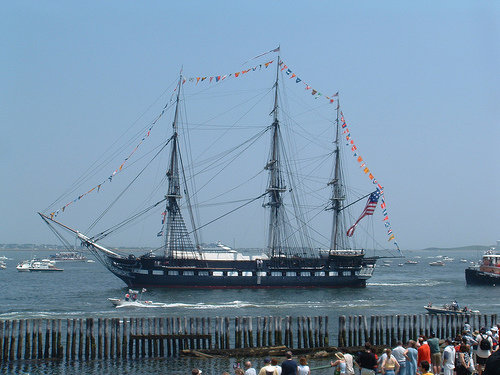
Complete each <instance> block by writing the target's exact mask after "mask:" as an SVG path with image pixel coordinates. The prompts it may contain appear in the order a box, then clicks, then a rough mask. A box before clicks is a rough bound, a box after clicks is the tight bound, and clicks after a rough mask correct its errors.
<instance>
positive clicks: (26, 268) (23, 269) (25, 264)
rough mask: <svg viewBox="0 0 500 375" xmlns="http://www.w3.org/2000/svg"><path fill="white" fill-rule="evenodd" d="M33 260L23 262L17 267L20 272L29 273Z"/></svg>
mask: <svg viewBox="0 0 500 375" xmlns="http://www.w3.org/2000/svg"><path fill="white" fill-rule="evenodd" d="M31 262H32V260H23V261H22V262H21V263H19V264H18V265H17V266H16V270H18V271H19V272H29V270H30V266H31Z"/></svg>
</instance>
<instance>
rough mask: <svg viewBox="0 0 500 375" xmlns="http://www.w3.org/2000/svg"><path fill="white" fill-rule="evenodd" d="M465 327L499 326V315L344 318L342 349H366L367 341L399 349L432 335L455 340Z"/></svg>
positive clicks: (340, 333) (341, 336) (340, 331)
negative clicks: (421, 336)
mask: <svg viewBox="0 0 500 375" xmlns="http://www.w3.org/2000/svg"><path fill="white" fill-rule="evenodd" d="M368 322H369V323H368ZM465 323H468V324H469V325H470V326H471V328H472V329H473V330H474V329H478V330H479V328H480V327H486V328H487V329H488V328H489V327H492V326H494V325H496V323H497V314H492V315H480V314H471V315H456V314H420V315H385V316H382V315H374V316H371V317H370V318H369V320H368V318H367V317H366V316H363V315H354V316H349V317H346V316H340V317H339V329H338V346H340V347H345V346H349V347H350V346H362V345H364V343H365V342H367V341H369V342H370V343H372V344H374V345H389V346H395V344H396V342H397V341H401V342H403V343H406V342H407V341H408V340H416V339H417V338H418V337H419V336H420V335H425V336H427V337H429V335H430V333H431V332H434V333H435V334H436V337H439V338H443V339H444V338H447V337H452V338H455V337H456V336H457V334H461V333H462V331H463V329H464V326H465Z"/></svg>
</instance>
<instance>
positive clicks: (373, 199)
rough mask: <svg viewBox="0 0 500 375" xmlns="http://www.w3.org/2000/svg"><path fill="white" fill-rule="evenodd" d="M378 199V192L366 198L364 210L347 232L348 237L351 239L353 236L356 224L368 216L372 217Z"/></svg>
mask: <svg viewBox="0 0 500 375" xmlns="http://www.w3.org/2000/svg"><path fill="white" fill-rule="evenodd" d="M379 198H380V191H379V190H377V191H374V192H373V193H371V194H370V196H369V197H368V202H366V206H365V209H364V210H363V212H362V213H361V216H360V217H359V219H358V220H356V222H355V223H354V225H353V226H352V227H350V228H349V229H348V230H347V236H348V237H352V235H353V234H354V229H356V225H358V223H359V222H360V221H361V219H362V218H364V217H365V216H368V215H373V212H374V211H375V208H377V203H378V199H379Z"/></svg>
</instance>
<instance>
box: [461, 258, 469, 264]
mask: <svg viewBox="0 0 500 375" xmlns="http://www.w3.org/2000/svg"><path fill="white" fill-rule="evenodd" d="M460 262H461V263H468V262H469V261H468V260H467V259H460Z"/></svg>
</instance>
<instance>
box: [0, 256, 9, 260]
mask: <svg viewBox="0 0 500 375" xmlns="http://www.w3.org/2000/svg"><path fill="white" fill-rule="evenodd" d="M7 259H8V258H7V257H6V256H5V255H0V260H7Z"/></svg>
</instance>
